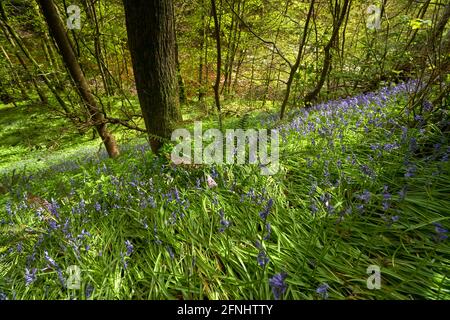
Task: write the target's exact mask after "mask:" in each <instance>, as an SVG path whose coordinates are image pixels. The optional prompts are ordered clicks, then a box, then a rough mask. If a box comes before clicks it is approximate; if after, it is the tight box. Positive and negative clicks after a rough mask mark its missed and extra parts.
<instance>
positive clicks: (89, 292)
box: [85, 284, 94, 299]
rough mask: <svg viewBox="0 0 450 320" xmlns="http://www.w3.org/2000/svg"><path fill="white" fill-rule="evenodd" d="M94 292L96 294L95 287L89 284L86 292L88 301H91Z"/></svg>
mask: <svg viewBox="0 0 450 320" xmlns="http://www.w3.org/2000/svg"><path fill="white" fill-rule="evenodd" d="M92 292H94V287H93V286H92V285H91V284H88V285H87V286H86V291H85V295H86V298H87V299H89V298H90V297H91V295H92Z"/></svg>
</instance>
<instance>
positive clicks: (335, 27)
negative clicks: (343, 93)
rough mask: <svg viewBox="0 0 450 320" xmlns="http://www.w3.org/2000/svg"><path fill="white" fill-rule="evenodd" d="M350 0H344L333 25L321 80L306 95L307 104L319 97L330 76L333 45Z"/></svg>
mask: <svg viewBox="0 0 450 320" xmlns="http://www.w3.org/2000/svg"><path fill="white" fill-rule="evenodd" d="M349 2H350V1H349V0H344V5H343V8H342V10H341V12H340V13H339V17H338V18H337V20H335V21H336V22H335V23H334V25H333V34H332V35H331V39H330V41H329V42H328V44H327V45H326V46H325V49H324V51H325V58H324V62H323V67H322V72H321V74H320V79H319V82H318V83H317V85H316V87H315V88H314V90H313V91H311V92H310V93H308V94H307V95H306V97H305V103H306V104H309V103H311V102H312V101H314V100H316V99H317V95H318V94H319V93H320V91H321V90H322V87H323V85H324V84H325V80H326V78H327V76H328V72H329V70H330V68H331V60H332V54H331V49H332V48H333V45H334V43H335V41H336V39H337V37H338V35H339V29H340V28H341V26H342V23H343V22H344V20H345V17H346V16H347V10H349V9H350V8H349Z"/></svg>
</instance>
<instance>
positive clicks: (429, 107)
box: [422, 100, 433, 112]
mask: <svg viewBox="0 0 450 320" xmlns="http://www.w3.org/2000/svg"><path fill="white" fill-rule="evenodd" d="M422 106H423V109H424V110H425V111H426V112H431V111H433V104H432V103H431V102H430V101H429V100H424V101H423V104H422Z"/></svg>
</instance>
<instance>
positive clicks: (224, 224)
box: [219, 209, 231, 232]
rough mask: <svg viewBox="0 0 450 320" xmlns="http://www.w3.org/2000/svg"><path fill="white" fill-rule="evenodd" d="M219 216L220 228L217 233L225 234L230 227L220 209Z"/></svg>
mask: <svg viewBox="0 0 450 320" xmlns="http://www.w3.org/2000/svg"><path fill="white" fill-rule="evenodd" d="M219 215H220V224H221V225H222V227H221V228H220V229H219V232H225V230H226V229H228V228H229V227H230V225H231V222H230V221H228V220H226V219H225V213H224V211H223V209H220V211H219Z"/></svg>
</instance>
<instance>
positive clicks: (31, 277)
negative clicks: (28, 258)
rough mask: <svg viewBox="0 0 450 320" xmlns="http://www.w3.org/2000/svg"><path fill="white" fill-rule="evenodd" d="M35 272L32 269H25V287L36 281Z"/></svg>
mask: <svg viewBox="0 0 450 320" xmlns="http://www.w3.org/2000/svg"><path fill="white" fill-rule="evenodd" d="M36 271H37V269H36V268H33V269H31V270H29V269H28V268H25V285H26V286H27V287H28V286H29V285H30V284H32V283H33V282H34V281H35V280H36Z"/></svg>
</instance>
